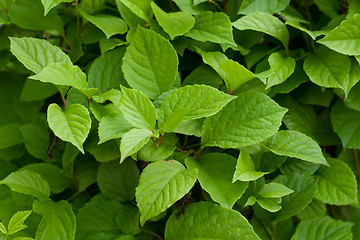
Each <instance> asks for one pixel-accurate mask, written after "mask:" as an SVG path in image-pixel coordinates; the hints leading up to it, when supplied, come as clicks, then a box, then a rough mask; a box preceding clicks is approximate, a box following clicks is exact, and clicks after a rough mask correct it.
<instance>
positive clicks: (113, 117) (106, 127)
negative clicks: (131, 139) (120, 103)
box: [99, 113, 133, 144]
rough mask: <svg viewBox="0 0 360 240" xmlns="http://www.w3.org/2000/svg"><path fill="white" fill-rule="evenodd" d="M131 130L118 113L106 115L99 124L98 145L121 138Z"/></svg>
mask: <svg viewBox="0 0 360 240" xmlns="http://www.w3.org/2000/svg"><path fill="white" fill-rule="evenodd" d="M132 128H133V127H132V126H131V125H130V124H129V123H128V122H127V121H126V120H125V118H124V117H123V116H122V115H121V114H120V113H119V114H110V115H106V116H105V117H103V118H102V119H101V121H100V123H99V144H101V143H104V142H106V141H109V140H111V139H117V138H121V137H122V136H123V135H124V134H125V133H127V132H128V131H130V130H131V129H132Z"/></svg>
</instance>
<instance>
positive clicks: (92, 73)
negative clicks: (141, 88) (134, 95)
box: [88, 47, 127, 94]
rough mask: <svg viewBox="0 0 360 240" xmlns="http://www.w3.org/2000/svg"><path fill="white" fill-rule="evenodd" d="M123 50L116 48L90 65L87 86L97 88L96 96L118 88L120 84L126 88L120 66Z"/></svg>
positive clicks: (122, 48)
mask: <svg viewBox="0 0 360 240" xmlns="http://www.w3.org/2000/svg"><path fill="white" fill-rule="evenodd" d="M124 53H125V48H124V47H121V48H116V49H115V50H112V51H109V52H106V53H104V54H103V55H101V56H100V57H98V58H97V59H95V61H94V62H93V63H92V64H91V67H90V69H89V74H88V81H89V86H90V87H91V88H97V89H98V90H99V91H98V92H97V94H102V93H105V92H107V91H110V90H112V89H113V88H119V86H120V84H121V85H124V86H127V83H126V81H125V79H124V76H123V73H122V70H121V65H122V58H123V56H124Z"/></svg>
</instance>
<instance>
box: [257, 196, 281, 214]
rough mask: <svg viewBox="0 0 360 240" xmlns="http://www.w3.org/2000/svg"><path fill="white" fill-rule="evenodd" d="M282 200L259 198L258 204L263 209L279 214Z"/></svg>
mask: <svg viewBox="0 0 360 240" xmlns="http://www.w3.org/2000/svg"><path fill="white" fill-rule="evenodd" d="M281 201H282V200H281V198H280V197H278V198H263V197H258V198H257V199H256V202H257V203H258V204H259V205H260V207H262V208H263V209H265V210H267V211H269V212H277V211H279V210H280V209H281V205H280V204H281Z"/></svg>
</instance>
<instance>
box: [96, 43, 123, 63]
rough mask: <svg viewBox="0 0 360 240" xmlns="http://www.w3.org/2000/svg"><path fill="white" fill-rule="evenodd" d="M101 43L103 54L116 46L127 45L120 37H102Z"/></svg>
mask: <svg viewBox="0 0 360 240" xmlns="http://www.w3.org/2000/svg"><path fill="white" fill-rule="evenodd" d="M99 45H100V50H101V54H104V53H105V52H107V51H110V50H113V49H114V48H116V47H120V46H123V45H126V42H124V41H123V40H120V39H118V38H109V39H100V41H99ZM120 49H121V48H120ZM124 53H125V52H124ZM121 60H122V58H121ZM120 67H121V64H120Z"/></svg>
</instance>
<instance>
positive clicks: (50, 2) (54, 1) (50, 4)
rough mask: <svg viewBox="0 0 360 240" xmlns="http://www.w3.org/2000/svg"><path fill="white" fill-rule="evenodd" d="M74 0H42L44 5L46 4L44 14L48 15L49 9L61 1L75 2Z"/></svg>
mask: <svg viewBox="0 0 360 240" xmlns="http://www.w3.org/2000/svg"><path fill="white" fill-rule="evenodd" d="M73 1H74V0H41V3H42V5H43V6H44V16H46V15H47V14H48V13H49V11H50V10H51V9H52V8H53V7H56V6H57V5H58V4H59V3H62V2H73Z"/></svg>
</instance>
